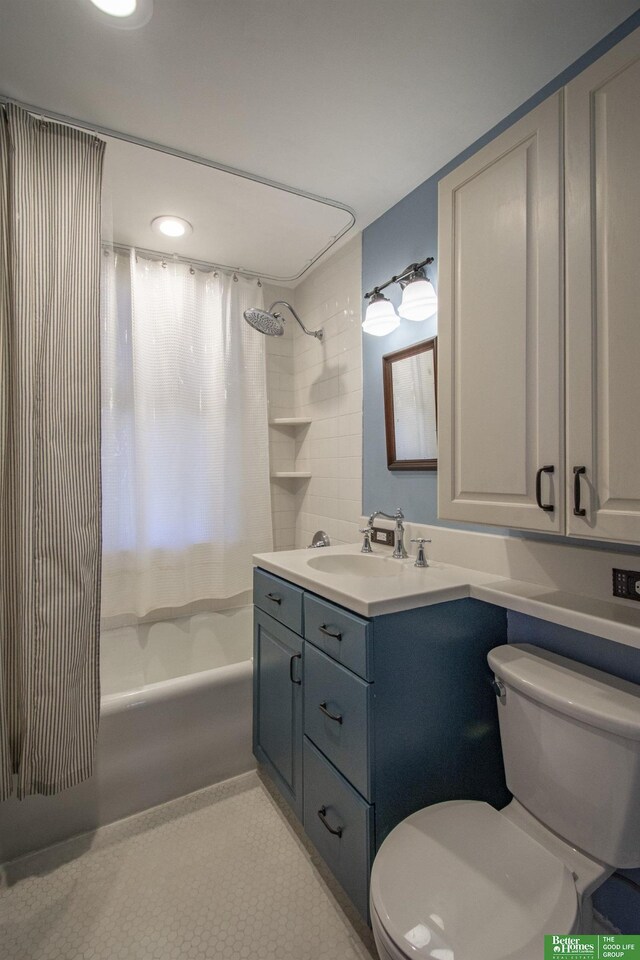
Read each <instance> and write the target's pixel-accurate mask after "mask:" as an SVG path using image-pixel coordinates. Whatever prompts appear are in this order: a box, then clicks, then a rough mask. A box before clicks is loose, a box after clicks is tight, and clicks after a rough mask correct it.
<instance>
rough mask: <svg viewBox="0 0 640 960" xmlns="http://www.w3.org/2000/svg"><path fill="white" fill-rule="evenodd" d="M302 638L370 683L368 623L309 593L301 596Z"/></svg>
mask: <svg viewBox="0 0 640 960" xmlns="http://www.w3.org/2000/svg"><path fill="white" fill-rule="evenodd" d="M304 623H305V632H304V635H305V639H306V640H310V641H311V643H313V644H315V645H316V647H320V649H321V650H324V652H325V653H328V654H329V656H330V657H333V659H334V660H337V661H338V663H342V664H343V665H344V666H345V667H348V668H349V670H353V672H354V673H357V674H358V676H359V677H363V678H364V679H365V680H372V679H373V676H372V673H373V665H372V663H371V659H372V658H371V649H370V647H371V624H370V623H369V621H368V620H363V619H362V618H361V617H357V616H356V615H355V614H353V613H348V612H347V611H346V610H341V609H340V607H336V606H335V605H334V604H333V603H327V601H326V600H320V599H319V598H318V597H314V596H313V595H312V594H309V593H305V595H304Z"/></svg>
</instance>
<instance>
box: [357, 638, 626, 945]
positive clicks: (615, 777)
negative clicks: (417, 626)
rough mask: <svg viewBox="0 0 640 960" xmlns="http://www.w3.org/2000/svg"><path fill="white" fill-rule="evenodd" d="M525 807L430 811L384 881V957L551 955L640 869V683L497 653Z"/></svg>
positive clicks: (391, 848)
mask: <svg viewBox="0 0 640 960" xmlns="http://www.w3.org/2000/svg"><path fill="white" fill-rule="evenodd" d="M488 659H489V664H490V666H491V668H492V670H493V672H494V674H495V683H494V689H495V691H496V695H497V701H498V715H499V721H500V737H501V740H502V751H503V755H504V765H505V772H506V778H507V785H508V787H509V789H510V791H511V792H512V794H513V800H512V801H511V803H509V804H508V805H507V806H506V807H505V808H504V809H503V810H499V811H498V810H495V809H494V808H493V807H491V806H489V805H488V804H486V803H483V802H481V801H475V800H452V801H447V802H445V803H438V804H434V805H433V806H430V807H425V808H424V809H423V810H419V811H418V812H417V813H414V814H412V816H410V817H407V819H406V820H403V821H402V823H400V824H399V825H398V826H397V827H396V828H395V829H394V830H392V831H391V833H390V834H389V836H388V837H387V838H386V839H385V840H384V842H383V844H382V846H381V847H380V850H379V851H378V854H377V856H376V858H375V861H374V864H373V869H372V873H371V892H370V908H371V925H372V928H373V934H374V938H375V942H376V946H377V948H378V953H379V955H380V958H381V960H407V958H415V960H418V958H419V960H426V958H429V960H472V958H473V960H540V957H542V955H543V944H544V941H543V935H544V934H545V933H546V934H571V933H583V934H584V933H590V932H591V931H592V922H593V911H592V906H591V895H592V893H593V891H594V890H595V889H596V888H597V887H598V886H600V884H601V883H603V882H604V881H605V880H606V878H607V877H608V876H609V875H610V874H611V873H613V871H614V870H616V869H618V868H632V867H638V866H640V686H638V685H637V684H633V683H628V682H626V681H623V680H619V679H618V678H617V677H613V676H610V675H609V674H607V673H603V672H602V671H600V670H594V669H592V668H591V667H586V666H584V665H583V664H579V663H576V662H574V661H573V660H568V659H566V658H565V657H560V656H557V655H556V654H553V653H549V652H547V651H545V650H541V649H539V648H538V647H534V646H531V645H529V644H510V645H508V646H501V647H496V648H495V649H493V650H492V651H491V652H490V653H489V657H488Z"/></svg>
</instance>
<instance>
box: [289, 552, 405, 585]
mask: <svg viewBox="0 0 640 960" xmlns="http://www.w3.org/2000/svg"><path fill="white" fill-rule="evenodd" d="M307 565H308V566H309V567H311V569H312V570H317V571H318V572H319V573H331V574H335V576H338V577H339V576H345V575H347V576H351V577H364V578H366V579H369V578H371V577H385V578H386V577H399V576H400V575H401V574H402V572H403V570H404V569H405V564H404V563H403V562H402V561H401V560H394V559H393V557H376V556H372V555H371V554H366V553H361V554H355V555H354V554H336V553H334V554H331V555H329V556H324V557H313V559H310V560H308V561H307Z"/></svg>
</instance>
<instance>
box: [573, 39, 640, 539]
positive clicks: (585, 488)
mask: <svg viewBox="0 0 640 960" xmlns="http://www.w3.org/2000/svg"><path fill="white" fill-rule="evenodd" d="M566 182H567V189H566V210H565V216H566V283H567V301H566V344H567V348H566V349H567V366H566V370H567V505H568V510H567V519H568V523H567V529H568V533H570V534H572V535H573V536H579V537H598V538H602V539H605V540H620V541H627V542H635V543H638V542H640V430H639V429H638V418H639V417H640V269H639V264H638V260H639V257H640V31H636V32H635V33H633V34H631V35H630V36H629V37H627V38H626V39H625V40H624V41H623V42H622V43H620V44H618V45H617V46H616V47H614V48H613V49H612V50H611V51H610V52H609V53H608V54H607V55H606V56H604V57H602V58H601V59H600V60H598V61H596V63H594V64H593V66H591V67H589V69H587V70H585V72H584V73H582V74H580V76H579V77H577V78H576V79H575V80H574V81H573V82H572V83H570V84H569V86H568V87H567V88H566ZM574 471H576V472H575V473H574ZM574 487H575V491H574ZM577 500H579V503H577V502H576V501H577Z"/></svg>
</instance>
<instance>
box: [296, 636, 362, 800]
mask: <svg viewBox="0 0 640 960" xmlns="http://www.w3.org/2000/svg"><path fill="white" fill-rule="evenodd" d="M304 673H305V681H304V682H305V690H304V732H305V733H306V735H307V736H308V737H309V738H310V739H311V740H313V742H314V743H315V745H316V747H318V748H319V749H320V750H322V752H323V753H324V755H325V756H326V757H328V758H329V760H331V762H332V763H333V765H334V766H336V767H337V768H338V770H339V771H340V773H342V774H344V776H345V777H346V778H347V780H349V781H350V783H352V784H353V786H354V787H355V788H356V790H358V791H359V792H360V793H361V794H362V796H363V797H365V798H366V799H367V800H373V796H372V790H371V773H370V768H371V764H370V762H369V758H370V750H369V730H370V723H369V713H370V700H371V684H370V683H365V681H364V680H361V679H360V678H359V677H356V676H355V674H353V673H351V672H350V671H349V670H345V668H344V667H341V666H340V664H338V663H336V662H335V660H331V659H330V658H329V657H327V656H325V654H324V653H321V652H320V650H316V649H315V647H313V646H312V645H311V644H310V643H309V644H306V645H305V651H304Z"/></svg>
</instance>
